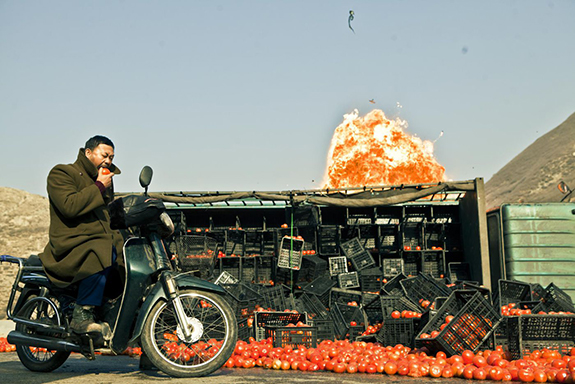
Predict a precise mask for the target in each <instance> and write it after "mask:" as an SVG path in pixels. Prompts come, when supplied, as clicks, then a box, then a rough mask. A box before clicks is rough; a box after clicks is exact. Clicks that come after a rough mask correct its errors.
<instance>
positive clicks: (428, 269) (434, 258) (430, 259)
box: [421, 251, 445, 278]
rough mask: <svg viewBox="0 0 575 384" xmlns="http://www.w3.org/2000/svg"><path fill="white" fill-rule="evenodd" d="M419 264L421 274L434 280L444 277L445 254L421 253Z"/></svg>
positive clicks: (438, 252) (434, 252)
mask: <svg viewBox="0 0 575 384" xmlns="http://www.w3.org/2000/svg"><path fill="white" fill-rule="evenodd" d="M421 264H422V265H421V272H423V273H425V274H428V275H430V276H433V277H435V278H444V277H445V254H444V253H443V251H425V252H423V253H422V262H421Z"/></svg>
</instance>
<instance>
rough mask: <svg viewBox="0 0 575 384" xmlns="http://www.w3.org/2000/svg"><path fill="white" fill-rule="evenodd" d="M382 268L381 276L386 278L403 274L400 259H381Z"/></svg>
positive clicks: (401, 260)
mask: <svg viewBox="0 0 575 384" xmlns="http://www.w3.org/2000/svg"><path fill="white" fill-rule="evenodd" d="M382 266H383V276H384V277H386V278H388V277H393V276H395V275H397V274H398V273H403V259H402V258H396V259H383V261H382Z"/></svg>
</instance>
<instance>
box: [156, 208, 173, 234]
mask: <svg viewBox="0 0 575 384" xmlns="http://www.w3.org/2000/svg"><path fill="white" fill-rule="evenodd" d="M158 233H159V234H160V236H162V238H166V237H168V236H171V235H172V234H173V233H174V222H173V221H172V218H171V217H170V215H168V214H167V213H166V212H162V214H161V215H160V225H159V226H158Z"/></svg>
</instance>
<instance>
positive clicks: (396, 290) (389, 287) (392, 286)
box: [383, 273, 407, 296]
mask: <svg viewBox="0 0 575 384" xmlns="http://www.w3.org/2000/svg"><path fill="white" fill-rule="evenodd" d="M404 279H407V276H405V275H404V274H403V273H398V274H397V275H395V276H394V277H392V278H391V279H390V280H389V281H388V282H387V283H385V284H384V285H383V292H384V293H387V294H388V295H400V296H403V295H404V292H403V288H402V287H401V284H399V282H400V281H401V280H404Z"/></svg>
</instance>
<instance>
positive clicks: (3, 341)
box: [0, 337, 16, 352]
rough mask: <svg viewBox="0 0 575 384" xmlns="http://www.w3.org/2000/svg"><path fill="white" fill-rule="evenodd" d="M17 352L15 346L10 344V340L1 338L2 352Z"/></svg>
mask: <svg viewBox="0 0 575 384" xmlns="http://www.w3.org/2000/svg"><path fill="white" fill-rule="evenodd" d="M15 350H16V346H15V345H13V344H8V340H6V338H5V337H0V352H14V351H15Z"/></svg>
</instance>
